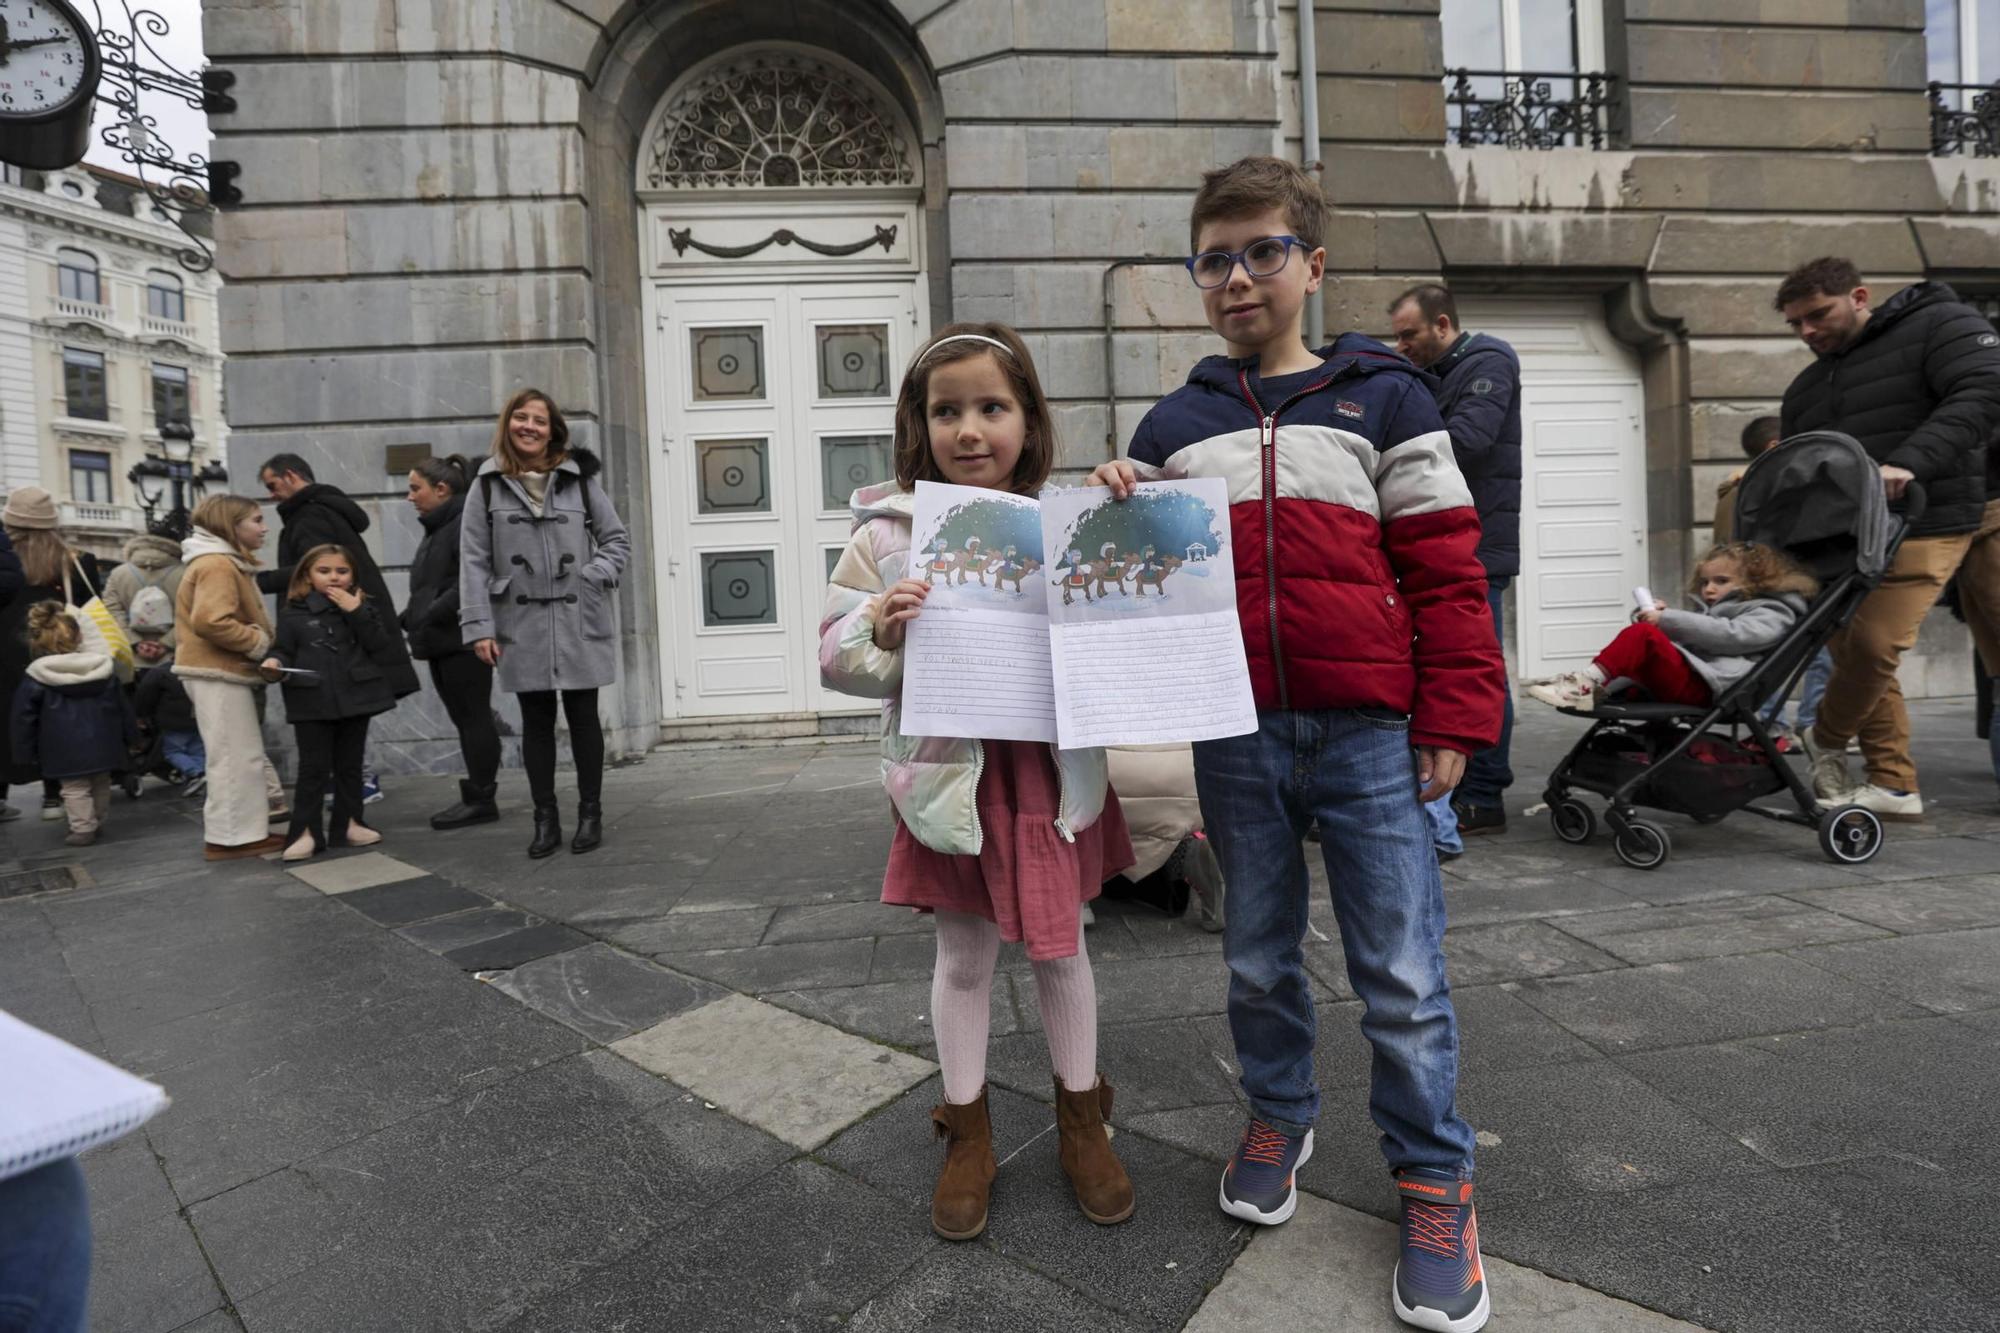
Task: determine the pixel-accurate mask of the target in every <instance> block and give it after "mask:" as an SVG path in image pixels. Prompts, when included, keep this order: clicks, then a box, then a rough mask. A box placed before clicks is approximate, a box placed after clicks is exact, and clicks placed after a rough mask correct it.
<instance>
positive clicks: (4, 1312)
mask: <svg viewBox="0 0 2000 1333" xmlns="http://www.w3.org/2000/svg"><path fill="white" fill-rule="evenodd" d="M89 1294H90V1209H89V1206H88V1204H87V1202H86V1200H85V1198H84V1189H83V1170H82V1168H80V1167H79V1166H77V1164H76V1159H75V1158H74V1157H65V1158H63V1159H62V1160H61V1161H60V1162H51V1163H49V1165H47V1166H44V1167H39V1168H37V1169H36V1170H33V1171H30V1172H28V1173H27V1174H26V1175H23V1176H14V1177H12V1178H11V1179H8V1180H0V1330H4V1333H81V1330H82V1329H83V1327H84V1309H85V1304H86V1298H87V1297H88V1296H89Z"/></svg>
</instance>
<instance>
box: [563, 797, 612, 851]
mask: <svg viewBox="0 0 2000 1333" xmlns="http://www.w3.org/2000/svg"><path fill="white" fill-rule="evenodd" d="M603 841H604V803H603V802H602V801H578V802H577V803H576V836H575V837H574V838H572V839H570V844H569V849H570V850H571V851H572V852H590V851H595V850H597V844H598V843H600V842H603Z"/></svg>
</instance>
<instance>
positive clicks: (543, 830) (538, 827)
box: [528, 801, 562, 861]
mask: <svg viewBox="0 0 2000 1333" xmlns="http://www.w3.org/2000/svg"><path fill="white" fill-rule="evenodd" d="M561 846H562V811H561V810H560V809H558V808H557V806H556V803H555V802H554V801H550V802H549V803H548V804H546V805H542V804H540V803H537V804H536V806H535V840H534V841H533V842H531V843H529V844H528V855H529V856H532V857H533V858H535V859H536V860H537V861H539V860H541V859H542V858H543V857H545V856H554V855H555V854H556V849H557V848H559V847H561Z"/></svg>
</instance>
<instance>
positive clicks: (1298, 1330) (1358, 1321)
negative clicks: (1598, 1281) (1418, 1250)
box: [1186, 1194, 1701, 1333]
mask: <svg viewBox="0 0 2000 1333" xmlns="http://www.w3.org/2000/svg"><path fill="white" fill-rule="evenodd" d="M1395 1265H1396V1228H1395V1226H1394V1225H1393V1224H1391V1223H1388V1222H1385V1221H1382V1220H1381V1219H1380V1218H1375V1217H1370V1216H1368V1215H1367V1214H1366V1213H1361V1212H1356V1211H1355V1210H1354V1209H1352V1208H1343V1207H1341V1206H1340V1205H1339V1204H1337V1203H1328V1202H1326V1201H1325V1200H1324V1199H1316V1198H1314V1197H1312V1196H1311V1195H1309V1194H1308V1195H1302V1196H1301V1197H1300V1199H1299V1210H1298V1212H1297V1213H1295V1214H1293V1216H1292V1220H1291V1221H1289V1222H1287V1223H1286V1224H1285V1225H1283V1226H1281V1227H1269V1228H1260V1229H1259V1231H1258V1234H1257V1236H1256V1237H1255V1239H1253V1240H1252V1241H1251V1242H1250V1247H1249V1248H1248V1249H1247V1250H1245V1251H1244V1252H1243V1257H1242V1258H1240V1259H1238V1260H1237V1261H1236V1264H1235V1266H1234V1267H1232V1268H1231V1269H1230V1270H1229V1274H1228V1276H1226V1277H1224V1278H1223V1279H1222V1281H1221V1282H1219V1283H1218V1284H1216V1288H1215V1290H1214V1291H1212V1292H1210V1293H1209V1294H1208V1299H1207V1300H1206V1301H1204V1302H1202V1306H1201V1309H1199V1310H1197V1311H1196V1312H1195V1316H1194V1318H1192V1319H1190V1320H1188V1322H1187V1324H1186V1328H1187V1329H1188V1333H1241V1331H1242V1330H1245V1329H1271V1330H1279V1329H1284V1330H1291V1331H1293V1333H1365V1331H1366V1330H1379V1331H1380V1333H1393V1330H1396V1329H1401V1328H1405V1327H1407V1326H1406V1325H1404V1324H1403V1323H1402V1322H1401V1321H1400V1320H1398V1319H1397V1318H1396V1316H1395V1312H1394V1311H1393V1310H1392V1309H1391V1308H1390V1298H1389V1282H1390V1275H1391V1274H1392V1273H1393V1272H1394V1270H1395ZM1485 1271H1486V1286H1487V1292H1488V1294H1489V1298H1490V1299H1491V1300H1492V1302H1493V1317H1492V1319H1491V1320H1490V1321H1489V1322H1488V1323H1487V1325H1486V1327H1487V1328H1488V1329H1489V1330H1491V1333H1508V1330H1520V1331H1521V1333H1701V1326H1700V1325H1698V1324H1690V1323H1686V1322H1684V1321H1682V1320H1679V1319H1671V1318H1668V1317H1667V1316H1666V1315H1663V1314H1658V1313H1656V1312H1654V1311H1652V1310H1648V1309H1646V1308H1645V1307H1643V1306H1639V1305H1633V1304H1631V1303H1629V1302H1626V1301H1621V1300H1617V1299H1615V1298H1613V1297H1610V1296H1606V1295H1603V1294H1602V1293H1600V1292H1595V1291H1592V1290H1590V1289H1589V1288H1588V1287H1579V1286H1576V1285H1575V1284H1573V1283H1569V1282H1562V1281H1559V1280H1558V1279H1556V1278H1552V1277H1550V1276H1548V1275H1547V1274H1545V1273H1538V1272H1536V1271H1535V1270H1533V1269H1531V1268H1522V1267H1520V1266H1519V1265H1517V1264H1510V1263H1508V1262H1507V1261H1506V1260H1505V1259H1497V1258H1494V1257H1493V1256H1492V1255H1491V1254H1488V1255H1486V1256H1485Z"/></svg>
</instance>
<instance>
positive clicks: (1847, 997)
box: [1519, 941, 1922, 1051]
mask: <svg viewBox="0 0 2000 1333" xmlns="http://www.w3.org/2000/svg"><path fill="white" fill-rule="evenodd" d="M1891 942H1892V943H1893V942H1896V941H1891ZM1832 947H1833V948H1836V949H1838V948H1872V947H1875V946H1872V945H1859V946H1857V945H1836V946H1832ZM1853 965H1854V966H1856V967H1859V966H1861V965H1862V964H1861V963H1859V962H1857V963H1855V964H1853ZM1519 994H1520V996H1521V998H1522V999H1523V1000H1526V1001H1527V1002H1528V1003H1529V1004H1531V1005H1533V1006H1534V1007H1535V1008H1537V1009H1539V1010H1540V1011H1541V1012H1542V1013H1544V1014H1546V1015H1548V1016H1549V1017H1550V1018H1552V1019H1554V1020H1555V1021H1556V1022H1558V1023H1560V1024H1562V1025H1563V1026H1564V1027H1565V1028H1567V1029H1569V1030H1570V1031H1571V1032H1573V1033H1575V1034H1576V1035H1577V1036H1579V1037H1582V1038H1583V1039H1584V1040H1585V1041H1588V1042H1590V1043H1591V1044H1592V1045H1595V1046H1597V1047H1599V1048H1600V1049H1602V1050H1607V1051H1614V1050H1641V1049H1644V1048H1646V1047H1651V1046H1679V1045H1685V1044H1688V1043H1691V1042H1704V1041H1729V1040H1732V1039H1735V1038H1738V1037H1754V1036H1762V1035H1765V1034H1768V1033H1774V1032H1803V1031H1806V1030H1809V1029H1812V1028H1821V1027H1838V1026H1843V1025H1846V1024H1851V1023H1864V1022H1870V1021H1872V1020H1875V1019H1878V1018H1898V1017H1914V1016H1916V1015H1917V1014H1919V1013H1921V1012H1922V1011H1921V1010H1919V1009H1918V1008H1917V1007H1916V1006H1915V1005H1913V1004H1909V1003H1906V1002H1904V1001H1901V1000H1898V999H1896V998H1894V997H1893V996H1891V995H1888V994H1886V993H1884V992H1883V991H1881V990H1879V989H1876V988H1874V987H1872V986H1864V985H1860V984H1857V983H1855V982H1852V981H1848V980H1846V979H1845V978H1843V977H1841V976H1836V975H1834V974H1833V973H1832V972H1830V971H1824V970H1821V969H1820V968H1819V967H1815V966H1813V965H1811V964H1810V963H1807V962H1803V961H1801V960H1800V959H1798V958H1794V957H1791V956H1789V955H1785V954H1773V953H1763V954H1749V955H1745V956H1742V957H1734V958H1704V959H1697V960H1695V961H1692V962H1686V963H1656V964H1654V965H1652V966H1650V967H1634V968H1627V969H1625V970H1623V971H1618V972H1598V973H1593V974H1590V975H1588V976H1580V977H1550V978H1547V979H1546V980H1541V981H1526V982H1522V983H1520V991H1519Z"/></svg>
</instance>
